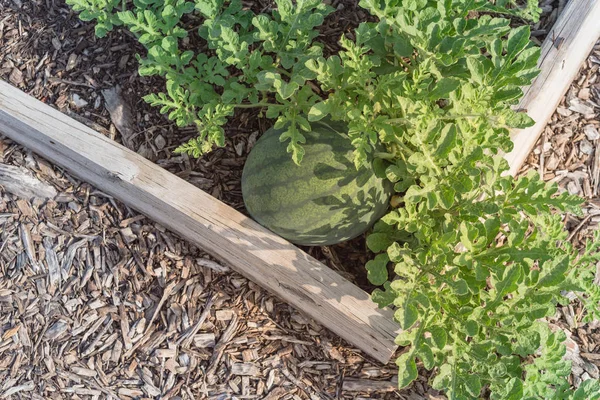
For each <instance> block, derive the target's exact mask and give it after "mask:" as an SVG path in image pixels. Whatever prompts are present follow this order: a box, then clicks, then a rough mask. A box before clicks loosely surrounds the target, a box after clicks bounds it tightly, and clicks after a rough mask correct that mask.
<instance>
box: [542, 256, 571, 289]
mask: <svg viewBox="0 0 600 400" xmlns="http://www.w3.org/2000/svg"><path fill="white" fill-rule="evenodd" d="M568 268H569V256H568V255H564V256H562V257H560V258H558V259H556V260H553V261H552V262H551V263H548V262H546V263H544V266H543V268H542V272H541V274H540V278H539V280H538V283H537V287H540V288H542V287H553V286H557V285H558V284H560V283H562V282H564V280H565V279H566V276H565V273H566V272H567V270H568Z"/></svg>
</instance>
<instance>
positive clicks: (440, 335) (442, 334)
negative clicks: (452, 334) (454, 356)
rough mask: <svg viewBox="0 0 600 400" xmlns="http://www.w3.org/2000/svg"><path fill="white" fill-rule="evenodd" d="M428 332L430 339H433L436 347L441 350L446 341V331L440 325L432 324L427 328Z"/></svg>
mask: <svg viewBox="0 0 600 400" xmlns="http://www.w3.org/2000/svg"><path fill="white" fill-rule="evenodd" d="M429 333H431V339H433V343H435V345H436V346H437V348H438V349H440V350H441V349H443V348H444V347H445V346H446V343H447V341H448V333H447V332H446V330H445V329H444V328H442V327H440V326H434V327H431V328H429Z"/></svg>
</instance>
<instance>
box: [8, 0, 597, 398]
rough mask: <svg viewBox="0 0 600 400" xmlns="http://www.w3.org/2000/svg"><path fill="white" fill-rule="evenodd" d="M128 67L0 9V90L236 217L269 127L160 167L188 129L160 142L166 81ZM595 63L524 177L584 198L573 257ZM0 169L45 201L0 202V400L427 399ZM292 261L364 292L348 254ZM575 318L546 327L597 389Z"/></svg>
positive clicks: (349, 10) (330, 24)
mask: <svg viewBox="0 0 600 400" xmlns="http://www.w3.org/2000/svg"><path fill="white" fill-rule="evenodd" d="M357 3H358V2H357V1H355V0H342V1H339V0H335V1H333V2H332V5H333V6H334V7H336V8H337V9H338V11H337V12H336V13H335V14H334V15H333V16H331V17H330V18H328V20H327V22H326V24H325V25H324V27H323V28H322V30H321V32H322V35H323V36H322V37H323V38H324V39H325V40H326V50H327V51H330V52H335V51H336V50H337V48H338V47H337V38H339V36H340V35H341V34H342V33H343V32H348V31H349V30H351V29H352V28H353V27H355V26H356V25H357V24H358V23H359V22H360V21H361V20H364V19H365V18H366V14H365V13H364V12H362V11H361V10H360V8H359V7H357ZM248 4H249V5H252V6H253V7H260V8H266V7H269V4H270V2H269V1H257V2H248ZM564 4H565V2H564V0H560V1H544V2H543V3H542V6H543V8H544V15H543V17H542V20H541V22H540V23H538V24H536V25H535V26H534V27H533V34H534V37H535V38H537V39H539V40H543V37H544V36H545V35H547V34H548V32H549V31H550V27H551V25H552V24H553V23H554V22H555V20H556V18H557V16H558V15H559V13H560V11H561V10H562V8H563V7H564ZM361 13H363V14H361ZM136 53H140V54H144V50H143V48H141V47H140V46H139V44H138V43H137V41H136V40H135V38H133V36H131V35H130V34H129V33H127V32H126V31H124V30H119V29H117V30H115V31H114V32H112V33H110V34H109V35H108V36H107V37H106V38H103V39H97V38H95V37H94V32H93V25H92V24H90V23H82V22H81V21H79V20H78V19H77V16H76V15H75V14H74V13H73V12H72V11H71V10H70V9H69V7H68V6H66V5H65V4H64V2H63V1H62V0H32V1H25V0H0V78H1V79H4V80H6V81H8V82H10V83H11V84H13V85H14V86H16V87H19V88H20V89H21V90H24V91H25V92H27V93H29V94H30V95H32V96H34V97H36V98H38V99H40V100H42V101H44V102H46V103H47V104H51V105H53V106H55V107H57V108H58V109H60V110H61V111H62V112H64V113H66V114H68V115H70V116H71V117H73V118H75V119H77V120H79V121H80V122H83V123H85V124H86V125H88V126H90V127H92V128H93V129H95V130H97V131H99V132H101V133H103V134H105V135H107V136H108V137H110V138H112V139H115V140H117V141H120V142H122V143H124V144H125V145H127V146H128V147H129V148H131V149H133V150H135V151H137V152H138V153H139V154H141V155H143V156H144V157H146V158H148V159H150V160H152V161H154V162H156V163H157V164H159V165H161V166H162V167H164V168H166V169H167V170H169V171H171V172H173V173H175V174H177V175H178V176H180V177H182V178H184V179H186V180H187V181H189V182H191V183H192V184H194V185H196V186H198V187H200V188H201V189H203V190H205V191H207V192H208V193H210V194H212V195H213V196H215V197H217V198H219V199H221V200H222V201H224V202H226V203H227V204H229V205H230V206H232V207H234V208H236V209H238V210H240V211H242V212H243V211H244V209H243V201H242V197H241V189H240V178H241V170H242V167H243V164H244V161H245V157H246V155H247V154H248V152H249V151H250V149H251V148H252V146H253V144H254V143H255V142H256V139H257V138H258V137H259V136H260V134H261V133H262V132H264V131H265V130H266V129H268V128H269V126H270V125H269V121H268V120H265V119H261V118H259V117H258V114H257V111H255V112H244V113H239V114H237V115H236V116H235V118H234V119H233V120H232V121H231V122H230V123H229V125H228V129H227V139H228V140H227V145H226V147H225V148H223V149H218V150H216V151H214V152H213V153H211V154H209V155H207V156H206V157H203V158H202V159H200V160H195V159H190V158H188V157H187V156H180V155H175V154H173V152H172V151H173V149H174V148H175V147H176V146H178V145H179V144H180V143H182V142H183V141H184V140H187V139H189V138H191V137H193V136H194V135H195V130H194V128H178V127H176V126H175V125H174V124H173V123H171V122H169V121H168V120H167V119H166V117H165V116H162V115H160V114H159V113H158V110H157V109H155V108H152V107H150V106H148V105H147V104H146V103H145V102H144V101H143V100H142V96H144V95H145V94H147V93H148V92H149V90H155V91H160V90H163V87H164V82H163V81H162V80H161V79H159V78H147V77H140V76H139V75H138V73H137V61H136V59H135V54H136ZM599 60H600V52H599V47H598V46H597V47H596V49H595V51H594V53H593V54H592V55H591V56H590V58H589V59H588V62H587V63H586V65H585V66H584V67H583V68H582V72H581V75H580V78H579V79H578V81H577V82H576V83H574V85H573V87H572V88H571V90H570V91H569V93H568V94H567V96H566V99H565V101H564V104H563V105H562V106H561V107H560V108H559V109H558V110H557V113H556V114H555V116H554V117H553V119H552V122H551V124H550V125H549V128H548V129H547V130H546V134H545V135H544V137H543V138H542V139H541V142H540V144H539V146H538V148H537V149H536V151H534V153H533V154H532V156H531V157H530V159H529V160H528V163H527V165H526V166H524V169H523V171H525V170H527V169H530V168H535V169H537V170H540V171H541V173H543V175H544V177H545V178H546V179H548V180H557V181H559V183H560V185H561V186H562V187H564V188H565V190H569V191H571V192H573V193H575V192H577V193H580V194H583V195H585V196H586V197H587V198H588V199H589V201H588V204H587V206H586V216H585V217H584V218H583V219H581V220H580V219H575V218H574V217H571V216H569V217H567V219H566V221H565V223H566V224H567V226H568V227H569V229H571V232H572V235H573V241H574V243H575V244H576V245H581V243H582V241H583V240H584V239H585V238H586V237H589V235H590V232H591V231H592V230H593V229H595V226H596V225H597V223H598V221H600V211H598V208H599V206H600V200H599V199H598V197H597V196H598V193H597V192H598V185H599V184H600V178H599V175H600V166H599V165H598V164H599V163H600V161H599V160H600V156H598V155H597V152H596V146H597V143H598V138H599V136H600V135H598V130H600V123H599V121H598V119H599V118H598V115H599V114H598V112H599V111H598V104H600V103H599V101H600V96H599V94H600V93H599V92H600V86H598V85H599V84H600V83H599V81H598V79H599V78H598V65H599V64H600V61H599ZM116 86H119V87H120V94H119V96H120V97H121V98H122V99H123V100H121V101H124V102H125V103H126V104H127V105H128V106H129V108H130V109H131V117H130V120H131V122H132V124H131V126H130V129H129V134H124V133H123V131H124V130H123V129H121V127H119V128H120V130H121V131H119V130H118V129H117V127H116V126H115V125H117V124H116V123H115V122H114V120H115V118H114V116H111V115H110V113H109V109H110V100H109V101H108V102H107V97H106V96H107V94H106V92H104V91H106V90H111V89H113V88H115V87H116ZM151 88H153V89H151ZM540 154H543V157H540V156H539V155H540ZM0 163H2V164H6V165H9V166H19V167H23V168H25V169H26V170H27V171H30V172H31V173H32V174H33V175H34V176H35V177H36V179H39V181H40V182H42V183H45V184H47V185H50V187H51V188H53V189H54V190H56V192H57V193H58V195H57V197H55V198H54V199H53V200H45V199H41V198H37V199H35V198H34V199H31V200H28V199H25V198H19V197H17V196H16V195H14V194H12V193H10V192H8V191H7V190H2V189H1V188H0V271H1V274H2V275H1V276H0V338H1V340H0V397H6V398H31V399H47V398H53V399H54V398H56V399H63V398H64V399H67V398H73V399H87V398H90V399H99V398H115V399H138V398H139V399H142V398H164V399H230V398H239V399H268V400H277V399H359V398H377V399H422V398H428V399H434V398H441V397H440V396H439V395H438V394H437V393H436V392H435V391H433V390H431V389H430V388H429V387H428V385H427V376H428V375H427V373H424V374H423V375H422V376H421V377H420V378H419V379H418V380H417V381H416V382H415V383H414V384H413V385H412V386H411V387H410V388H408V389H405V390H402V391H399V390H397V388H396V383H395V380H394V379H395V378H394V376H395V374H396V367H395V365H394V364H393V362H391V363H390V364H389V365H385V366H382V365H380V364H378V363H376V362H374V361H373V360H370V359H369V358H368V357H365V356H364V355H363V354H361V352H360V351H359V350H357V349H354V348H352V347H351V346H349V345H348V344H346V343H344V342H343V341H342V340H340V339H339V338H337V337H336V336H335V335H332V334H331V333H329V332H328V331H326V330H325V329H324V328H322V327H321V326H319V325H318V324H316V323H315V322H314V321H312V320H310V319H309V318H307V317H305V316H303V315H302V314H301V313H300V312H298V310H295V309H293V308H292V307H290V306H289V305H287V304H285V303H283V302H281V301H280V300H278V299H276V298H274V297H272V296H271V295H270V294H268V293H266V292H265V291H263V290H262V289H260V288H259V287H258V285H256V284H255V283H253V282H249V281H248V280H246V279H244V278H243V277H241V276H240V275H238V274H236V273H234V272H232V271H230V270H229V268H228V267H227V266H225V265H221V264H219V263H217V262H215V261H214V260H211V259H210V257H208V256H207V255H206V254H204V253H203V252H202V251H201V250H199V249H196V248H195V247H193V246H191V245H189V244H188V243H186V242H185V241H183V240H181V239H180V238H178V237H177V236H176V235H174V234H172V233H170V232H168V231H167V230H165V229H164V228H163V227H161V226H160V225H158V224H155V223H154V222H152V221H150V220H148V219H146V218H145V217H143V216H141V215H139V214H137V213H136V212H134V211H132V210H130V209H129V208H127V207H126V206H124V205H123V204H121V203H120V202H118V201H116V200H115V199H113V198H111V197H110V196H107V195H106V194H104V193H101V192H99V191H98V190H96V189H95V188H93V187H91V186H90V185H88V184H86V183H83V182H80V181H78V180H77V179H75V178H73V177H71V176H70V175H69V173H68V172H66V171H63V170H61V169H59V168H57V167H55V166H52V165H50V164H49V163H48V162H46V161H44V160H43V158H41V157H39V156H37V155H35V154H32V153H31V152H29V151H28V150H27V149H25V148H23V147H21V146H19V145H16V144H14V143H12V142H10V141H8V140H6V139H1V140H0ZM306 250H307V251H308V252H309V253H310V254H311V255H313V256H315V257H316V258H317V259H319V260H321V261H323V262H324V263H326V264H327V265H329V266H330V267H332V268H334V269H336V270H337V271H338V272H340V273H341V274H342V275H344V276H346V277H347V278H349V279H351V280H352V281H353V282H355V283H356V284H358V285H359V286H361V287H363V288H366V289H369V285H368V283H367V281H366V275H365V272H364V263H365V262H366V261H367V259H368V257H369V255H368V252H367V249H366V246H365V244H364V238H358V239H355V240H354V241H351V242H348V243H345V244H342V245H339V246H331V247H322V248H319V247H314V248H307V249H306ZM578 318H580V313H579V310H578V308H577V305H576V304H575V305H574V306H569V307H565V308H564V309H562V310H561V313H560V315H557V317H556V318H555V320H554V321H553V323H555V324H556V325H557V326H559V327H560V328H562V329H565V330H566V331H568V332H569V333H570V335H571V341H570V353H569V354H571V355H572V357H573V360H574V362H575V365H576V368H574V374H573V379H574V382H575V383H577V381H578V380H579V379H581V378H586V375H585V374H587V375H589V376H592V377H597V375H598V369H597V367H596V364H598V363H599V361H598V359H600V357H597V356H596V355H595V353H594V352H595V351H597V349H598V346H600V332H599V331H598V330H597V327H596V326H595V325H594V324H591V325H587V326H582V325H581V324H580V323H578ZM596 343H598V345H596ZM399 351H401V350H399Z"/></svg>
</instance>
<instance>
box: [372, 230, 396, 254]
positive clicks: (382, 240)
mask: <svg viewBox="0 0 600 400" xmlns="http://www.w3.org/2000/svg"><path fill="white" fill-rule="evenodd" d="M392 243H394V241H393V240H392V239H391V238H390V236H389V235H388V234H387V233H371V234H370V235H369V236H367V247H368V248H369V250H371V251H372V252H373V253H379V252H381V251H384V250H386V249H387V248H388V247H389V246H390V245H391V244H392Z"/></svg>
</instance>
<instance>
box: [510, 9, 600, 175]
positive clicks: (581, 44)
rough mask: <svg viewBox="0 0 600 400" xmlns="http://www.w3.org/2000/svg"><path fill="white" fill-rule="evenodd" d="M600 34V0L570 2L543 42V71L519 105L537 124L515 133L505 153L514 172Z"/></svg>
mask: <svg viewBox="0 0 600 400" xmlns="http://www.w3.org/2000/svg"><path fill="white" fill-rule="evenodd" d="M599 37H600V0H571V1H569V2H568V3H567V5H566V7H565V9H564V10H563V12H562V14H561V15H560V16H559V18H558V21H556V23H555V24H554V26H553V28H552V30H551V31H550V33H549V34H548V37H547V38H546V40H545V41H544V43H543V44H542V55H541V57H540V62H539V67H540V69H541V72H540V74H539V75H538V76H537V78H536V79H535V81H534V82H533V83H532V84H531V86H529V87H527V88H526V89H525V90H524V93H525V96H524V97H523V98H522V99H521V102H520V103H519V106H518V108H519V109H521V110H527V113H528V114H529V116H530V117H532V118H533V119H534V120H535V121H536V124H535V125H534V126H532V127H529V128H527V129H520V130H514V131H513V132H512V133H511V139H512V141H513V142H514V144H515V146H514V149H513V151H512V152H510V153H508V154H506V155H505V158H506V159H507V160H508V163H509V165H510V174H511V175H513V176H515V175H516V174H517V172H518V171H519V169H520V168H521V166H522V165H523V163H524V162H525V159H526V158H527V156H529V153H530V152H531V150H532V149H533V147H534V146H535V144H536V142H537V140H538V138H539V137H540V134H541V133H542V131H543V130H544V128H545V127H546V124H547V122H548V120H549V119H550V118H551V117H552V114H553V113H554V111H555V110H556V107H557V106H558V104H559V103H560V101H561V100H562V98H563V96H564V95H565V93H566V92H567V90H568V89H569V86H570V85H571V82H573V79H575V77H576V76H577V73H578V72H579V68H580V66H581V64H582V63H583V62H584V61H585V59H586V58H587V56H588V55H589V53H590V51H591V50H592V47H593V46H594V44H595V43H596V41H597V40H598V38H599Z"/></svg>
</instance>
